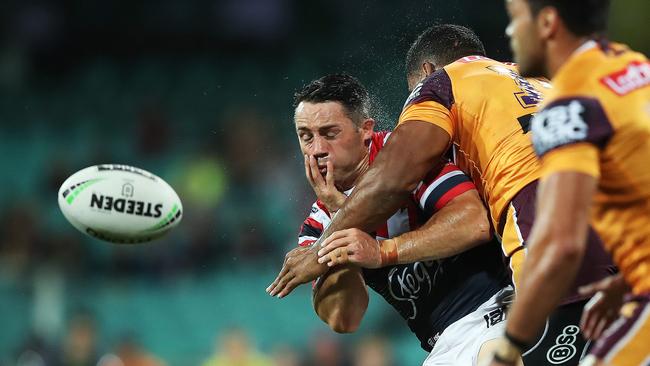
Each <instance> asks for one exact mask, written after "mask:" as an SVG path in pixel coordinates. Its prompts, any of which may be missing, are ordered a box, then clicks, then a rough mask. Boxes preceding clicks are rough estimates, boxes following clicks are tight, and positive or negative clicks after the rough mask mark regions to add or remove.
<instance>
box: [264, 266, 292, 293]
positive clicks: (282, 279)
mask: <svg viewBox="0 0 650 366" xmlns="http://www.w3.org/2000/svg"><path fill="white" fill-rule="evenodd" d="M293 277H294V276H293V275H292V274H291V272H289V270H288V269H286V268H283V271H282V272H281V273H280V274H279V275H278V278H277V279H276V280H275V285H274V286H273V288H271V291H270V292H269V295H271V296H275V295H277V294H278V292H280V290H282V288H283V287H284V285H285V284H286V283H287V282H288V281H289V280H291V279H292V278H293Z"/></svg>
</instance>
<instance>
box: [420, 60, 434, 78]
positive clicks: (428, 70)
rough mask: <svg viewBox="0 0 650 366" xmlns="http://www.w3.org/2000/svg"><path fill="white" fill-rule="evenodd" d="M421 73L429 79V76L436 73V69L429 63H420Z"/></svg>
mask: <svg viewBox="0 0 650 366" xmlns="http://www.w3.org/2000/svg"><path fill="white" fill-rule="evenodd" d="M422 72H424V75H425V76H426V77H429V75H431V74H433V73H434V72H436V67H435V66H434V65H433V64H432V63H431V62H428V61H427V62H424V63H422Z"/></svg>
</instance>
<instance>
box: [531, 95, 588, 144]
mask: <svg viewBox="0 0 650 366" xmlns="http://www.w3.org/2000/svg"><path fill="white" fill-rule="evenodd" d="M584 111H585V107H584V106H583V105H582V104H581V103H580V102H579V101H577V100H572V101H571V102H569V103H568V104H560V105H554V106H552V107H550V108H546V109H544V110H542V111H541V112H538V113H537V114H535V116H533V120H532V122H531V125H532V131H533V146H534V147H535V152H537V155H540V156H541V155H544V154H545V153H546V152H548V151H549V150H552V149H554V148H556V147H558V146H562V145H566V144H568V143H571V142H577V141H583V140H585V139H586V138H587V132H588V129H589V127H588V126H587V123H586V122H585V120H584V118H583V116H582V114H583V113H584Z"/></svg>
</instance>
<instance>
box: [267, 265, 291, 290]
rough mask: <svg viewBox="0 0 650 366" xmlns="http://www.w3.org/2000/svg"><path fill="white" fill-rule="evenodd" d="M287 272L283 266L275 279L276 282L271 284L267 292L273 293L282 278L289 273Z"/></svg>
mask: <svg viewBox="0 0 650 366" xmlns="http://www.w3.org/2000/svg"><path fill="white" fill-rule="evenodd" d="M287 271H288V269H287V267H286V266H284V265H283V266H282V269H281V270H280V273H278V275H277V276H276V277H275V280H273V282H271V284H270V285H269V287H267V288H266V292H268V293H271V290H273V289H274V288H275V286H277V285H278V282H279V281H280V278H282V276H284V275H285V274H286V273H287Z"/></svg>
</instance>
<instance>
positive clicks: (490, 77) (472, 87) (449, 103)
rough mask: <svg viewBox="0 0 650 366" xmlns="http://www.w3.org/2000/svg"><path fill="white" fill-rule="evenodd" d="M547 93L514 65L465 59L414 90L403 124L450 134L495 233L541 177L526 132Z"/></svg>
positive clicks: (543, 85) (544, 84) (544, 86)
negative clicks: (423, 125)
mask: <svg viewBox="0 0 650 366" xmlns="http://www.w3.org/2000/svg"><path fill="white" fill-rule="evenodd" d="M549 88H550V84H549V83H548V82H546V81H543V80H538V79H526V78H523V77H521V76H520V75H519V74H518V73H517V69H516V67H515V66H514V65H513V64H510V63H502V62H498V61H494V60H491V59H489V58H487V57H482V56H470V57H464V58H462V59H459V60H457V61H455V62H453V63H451V64H449V65H447V66H445V67H444V68H442V69H440V70H438V71H436V72H434V73H433V74H432V75H430V76H429V77H428V78H427V79H425V80H424V81H423V82H421V83H420V84H418V86H416V87H415V88H414V90H413V92H412V93H411V96H410V97H409V99H408V100H407V102H406V104H405V106H404V109H403V111H402V114H401V115H400V118H399V124H402V123H408V122H409V121H425V122H429V123H432V124H434V125H436V126H438V127H440V128H442V129H443V130H445V131H446V132H447V133H448V134H449V136H450V138H451V142H452V144H453V155H454V162H455V163H456V165H457V166H458V167H459V168H460V169H461V170H463V171H464V172H465V173H466V174H467V175H469V176H470V177H471V178H472V180H473V181H474V184H476V187H477V189H478V191H479V193H480V195H481V197H482V198H483V199H484V200H485V202H486V203H487V204H488V206H489V208H490V215H491V217H492V223H493V224H494V227H495V228H496V227H497V226H498V222H499V219H500V218H501V215H502V213H503V212H504V209H505V208H506V206H507V205H508V203H509V202H510V201H511V200H512V198H513V197H514V196H515V194H516V193H517V192H519V191H520V190H521V189H522V188H523V187H525V186H526V185H528V184H529V183H531V182H532V181H534V180H536V179H538V178H539V176H540V170H539V163H538V161H537V157H536V156H535V152H534V151H533V147H532V143H531V141H530V135H529V134H528V133H527V132H528V131H529V130H530V119H531V116H532V114H533V113H535V112H537V106H538V104H539V103H540V102H541V100H542V99H543V98H544V94H545V93H546V92H547V91H548V90H549ZM506 250H507V251H508V249H507V248H506Z"/></svg>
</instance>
